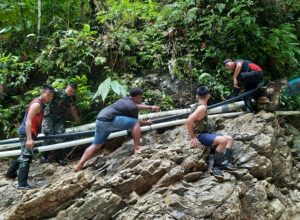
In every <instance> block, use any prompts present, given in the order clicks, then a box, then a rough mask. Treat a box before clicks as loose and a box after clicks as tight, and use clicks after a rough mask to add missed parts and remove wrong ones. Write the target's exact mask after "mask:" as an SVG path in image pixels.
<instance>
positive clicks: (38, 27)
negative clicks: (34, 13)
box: [37, 0, 42, 42]
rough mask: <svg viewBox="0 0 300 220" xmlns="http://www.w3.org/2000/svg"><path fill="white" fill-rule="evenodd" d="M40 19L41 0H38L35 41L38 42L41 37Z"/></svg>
mask: <svg viewBox="0 0 300 220" xmlns="http://www.w3.org/2000/svg"><path fill="white" fill-rule="evenodd" d="M41 19H42V0H38V24H37V34H38V37H37V41H38V42H39V40H40V35H41Z"/></svg>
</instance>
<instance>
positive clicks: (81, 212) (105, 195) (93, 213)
mask: <svg viewBox="0 0 300 220" xmlns="http://www.w3.org/2000/svg"><path fill="white" fill-rule="evenodd" d="M125 205H126V204H125V202H124V201H123V200H122V199H121V198H120V197H119V196H117V195H115V194H113V193H112V192H111V191H110V190H107V189H102V190H100V191H98V192H97V193H94V194H93V195H87V196H86V197H85V198H84V200H83V199H81V200H79V201H77V202H75V204H73V205H72V206H70V207H69V208H68V209H66V210H64V211H60V212H59V213H58V215H57V216H56V219H111V218H112V216H113V215H114V214H115V213H116V212H118V211H119V210H120V209H122V208H124V207H125Z"/></svg>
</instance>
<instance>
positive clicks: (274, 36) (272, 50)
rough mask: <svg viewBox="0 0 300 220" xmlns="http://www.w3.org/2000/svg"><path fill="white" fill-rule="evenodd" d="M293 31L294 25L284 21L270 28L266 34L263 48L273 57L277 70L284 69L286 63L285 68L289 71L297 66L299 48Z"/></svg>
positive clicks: (299, 53) (299, 54)
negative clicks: (267, 34) (276, 26)
mask: <svg viewBox="0 0 300 220" xmlns="http://www.w3.org/2000/svg"><path fill="white" fill-rule="evenodd" d="M294 33H295V27H294V25H292V24H290V23H285V24H282V25H280V26H279V27H278V28H274V29H271V33H270V34H269V36H268V39H267V42H266V47H265V48H264V50H265V51H266V53H267V54H268V55H270V56H272V57H273V60H274V62H275V65H276V66H275V67H276V69H277V70H279V71H280V70H284V69H285V68H286V64H289V65H288V69H287V70H288V71H290V72H291V71H293V70H295V69H297V68H299V64H300V63H299V61H298V59H299V57H300V48H299V43H298V39H297V36H296V35H295V34H294ZM290 74H291V73H290Z"/></svg>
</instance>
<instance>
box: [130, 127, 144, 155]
mask: <svg viewBox="0 0 300 220" xmlns="http://www.w3.org/2000/svg"><path fill="white" fill-rule="evenodd" d="M131 133H132V137H133V150H134V153H140V152H142V151H143V150H144V149H145V147H143V146H141V127H140V122H137V123H135V125H134V126H133V128H132V131H131Z"/></svg>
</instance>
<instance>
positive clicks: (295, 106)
mask: <svg viewBox="0 0 300 220" xmlns="http://www.w3.org/2000/svg"><path fill="white" fill-rule="evenodd" d="M280 104H281V106H282V107H283V108H285V109H288V110H292V111H293V110H294V111H296V110H299V109H300V95H296V96H292V97H289V96H286V95H284V92H282V93H281V95H280Z"/></svg>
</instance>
